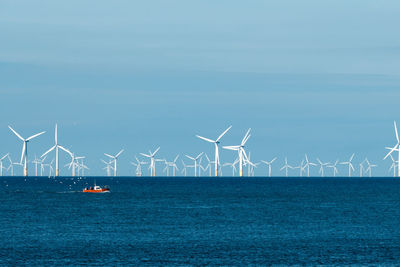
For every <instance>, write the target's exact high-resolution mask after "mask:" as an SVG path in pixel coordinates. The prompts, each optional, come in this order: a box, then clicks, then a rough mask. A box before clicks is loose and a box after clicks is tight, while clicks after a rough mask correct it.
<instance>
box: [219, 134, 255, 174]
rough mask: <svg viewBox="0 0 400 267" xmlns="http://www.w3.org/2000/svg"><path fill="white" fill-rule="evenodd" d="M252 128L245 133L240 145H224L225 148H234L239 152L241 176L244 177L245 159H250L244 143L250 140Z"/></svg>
mask: <svg viewBox="0 0 400 267" xmlns="http://www.w3.org/2000/svg"><path fill="white" fill-rule="evenodd" d="M250 130H251V129H248V130H247V132H246V134H245V135H244V137H243V139H242V142H241V143H240V145H238V146H224V147H223V148H225V149H229V150H234V151H237V152H238V156H239V176H240V177H242V176H243V162H244V160H246V159H247V160H248V158H247V155H246V152H245V151H244V145H245V144H246V142H247V140H249V138H250V136H251V134H250Z"/></svg>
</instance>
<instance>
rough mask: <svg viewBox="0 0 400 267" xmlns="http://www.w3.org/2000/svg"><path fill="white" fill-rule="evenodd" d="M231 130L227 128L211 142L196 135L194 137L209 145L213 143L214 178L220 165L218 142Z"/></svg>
mask: <svg viewBox="0 0 400 267" xmlns="http://www.w3.org/2000/svg"><path fill="white" fill-rule="evenodd" d="M231 128H232V126H229V127H228V129H226V130H225V131H224V132H223V133H222V134H220V136H218V138H217V139H216V140H211V139H209V138H205V137H202V136H200V135H196V137H198V138H200V139H203V140H204V141H207V142H209V143H213V144H214V146H215V176H218V166H219V165H220V162H219V147H218V145H219V143H220V142H219V141H220V140H221V138H222V137H223V136H224V135H225V134H226V133H227V132H228V131H229V130H230V129H231Z"/></svg>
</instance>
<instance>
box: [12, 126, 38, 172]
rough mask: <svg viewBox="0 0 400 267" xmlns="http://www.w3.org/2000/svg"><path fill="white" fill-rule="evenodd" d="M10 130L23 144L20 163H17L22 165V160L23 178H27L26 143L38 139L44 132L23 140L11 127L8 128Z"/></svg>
mask: <svg viewBox="0 0 400 267" xmlns="http://www.w3.org/2000/svg"><path fill="white" fill-rule="evenodd" d="M8 128H10V130H11V131H12V132H13V133H14V134H15V135H16V136H17V137H18V138H19V139H21V141H23V142H24V145H23V146H22V154H21V161H20V162H19V163H21V164H22V160H24V176H28V142H29V141H30V140H32V139H33V138H35V137H38V136H39V135H42V134H44V133H45V132H40V133H37V134H34V135H32V136H31V137H28V138H26V139H25V138H23V137H22V136H21V135H20V134H19V133H17V132H16V131H15V130H14V129H13V128H11V126H8Z"/></svg>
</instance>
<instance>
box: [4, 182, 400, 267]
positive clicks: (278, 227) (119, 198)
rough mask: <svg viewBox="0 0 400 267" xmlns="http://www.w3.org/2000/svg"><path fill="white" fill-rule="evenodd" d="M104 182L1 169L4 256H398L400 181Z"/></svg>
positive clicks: (51, 259)
mask: <svg viewBox="0 0 400 267" xmlns="http://www.w3.org/2000/svg"><path fill="white" fill-rule="evenodd" d="M96 180H97V184H99V185H109V186H110V188H111V191H112V192H111V193H106V194H87V193H81V190H82V188H83V187H85V186H86V183H89V184H92V183H93V182H94V181H93V178H83V179H81V180H80V179H78V178H75V179H71V178H60V179H48V178H37V179H35V178H28V179H27V180H26V181H25V180H24V179H23V178H21V177H2V178H0V192H1V194H0V214H1V216H0V225H1V227H0V236H1V239H0V264H2V265H6V264H7V265H23V264H25V265H87V264H90V265H110V266H116V265H149V266H150V265H151V266H154V265H236V266H238V265H271V264H285V265H287V264H324V265H329V264H331V265H343V264H363V265H365V264H387V265H391V264H400V230H399V229H400V180H395V179H383V178H381V179H379V178H375V179H365V178H364V179H361V178H358V179H356V178H354V179H348V178H336V179H316V178H308V179H306V178H302V179H300V178H292V179H291V178H272V179H268V178H244V179H239V178H216V179H215V178H213V179H210V178H189V177H186V178H172V177H168V178H167V177H166V178H134V177H121V178H119V177H118V178H114V179H111V178H106V177H100V178H96Z"/></svg>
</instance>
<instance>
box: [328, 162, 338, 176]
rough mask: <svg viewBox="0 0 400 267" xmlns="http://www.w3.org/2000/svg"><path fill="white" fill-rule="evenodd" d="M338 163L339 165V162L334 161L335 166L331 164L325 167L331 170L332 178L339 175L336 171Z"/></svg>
mask: <svg viewBox="0 0 400 267" xmlns="http://www.w3.org/2000/svg"><path fill="white" fill-rule="evenodd" d="M338 163H339V160H336V162H335V164H333V165H328V166H327V167H328V168H332V169H333V177H335V176H336V174H338V173H339V171H338V169H337V165H338Z"/></svg>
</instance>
